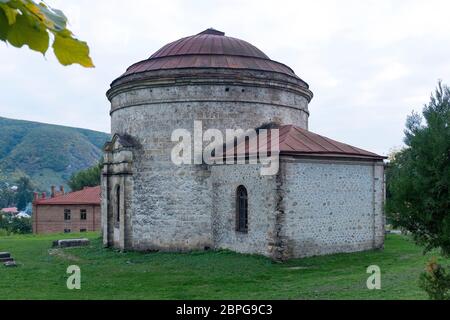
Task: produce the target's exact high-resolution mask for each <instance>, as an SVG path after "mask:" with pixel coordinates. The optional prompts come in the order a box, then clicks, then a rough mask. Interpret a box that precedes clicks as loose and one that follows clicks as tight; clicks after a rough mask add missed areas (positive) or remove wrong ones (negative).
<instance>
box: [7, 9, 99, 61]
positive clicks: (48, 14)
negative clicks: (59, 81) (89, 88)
mask: <svg viewBox="0 0 450 320" xmlns="http://www.w3.org/2000/svg"><path fill="white" fill-rule="evenodd" d="M0 40H2V41H4V42H7V43H9V44H11V45H12V46H14V47H17V48H21V47H23V46H24V45H27V46H28V47H29V48H30V49H31V50H34V51H38V52H40V53H42V54H44V55H45V53H46V52H47V51H48V49H49V47H50V42H52V48H53V52H54V53H55V56H56V58H57V59H58V61H59V62H60V63H61V64H62V65H64V66H67V65H71V64H79V65H81V66H83V67H86V68H92V67H94V64H93V63H92V59H91V57H90V56H89V47H88V45H87V43H86V42H84V41H81V40H78V39H77V38H75V37H74V35H73V33H72V32H71V31H70V30H69V29H68V28H67V17H66V16H65V15H64V13H63V12H62V11H61V10H58V9H54V8H51V7H50V6H48V5H47V4H45V3H44V2H40V3H36V2H35V1H33V0H0Z"/></svg>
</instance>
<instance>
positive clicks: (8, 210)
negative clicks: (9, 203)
mask: <svg viewBox="0 0 450 320" xmlns="http://www.w3.org/2000/svg"><path fill="white" fill-rule="evenodd" d="M0 211H1V212H4V213H18V212H19V210H18V209H17V208H16V207H12V208H3V209H1V210H0Z"/></svg>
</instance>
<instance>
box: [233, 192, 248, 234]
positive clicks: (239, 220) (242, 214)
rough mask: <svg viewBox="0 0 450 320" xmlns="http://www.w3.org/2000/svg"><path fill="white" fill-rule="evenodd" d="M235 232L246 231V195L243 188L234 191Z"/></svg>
mask: <svg viewBox="0 0 450 320" xmlns="http://www.w3.org/2000/svg"><path fill="white" fill-rule="evenodd" d="M236 231H238V232H244V233H246V232H247V231H248V195H247V189H246V188H245V187H244V186H239V187H238V188H237V191H236Z"/></svg>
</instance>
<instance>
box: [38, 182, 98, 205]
mask: <svg viewBox="0 0 450 320" xmlns="http://www.w3.org/2000/svg"><path fill="white" fill-rule="evenodd" d="M100 194H101V189H100V186H97V187H91V188H85V189H83V190H80V191H75V192H70V193H66V194H64V195H59V196H56V197H54V198H46V199H42V198H41V199H37V200H35V201H34V202H33V203H34V204H39V205H58V204H62V205H68V204H93V205H100Z"/></svg>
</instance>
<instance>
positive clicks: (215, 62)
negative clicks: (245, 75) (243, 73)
mask: <svg viewBox="0 0 450 320" xmlns="http://www.w3.org/2000/svg"><path fill="white" fill-rule="evenodd" d="M180 68H226V69H250V70H261V71H271V72H279V73H284V74H287V75H290V76H293V77H296V78H298V77H297V76H296V75H295V73H294V71H293V70H292V69H291V68H289V67H288V66H286V65H284V64H282V63H279V62H276V61H273V60H270V58H269V57H268V56H267V55H266V54H264V52H262V51H261V50H259V49H258V48H256V47H255V46H254V45H252V44H250V43H248V42H246V41H244V40H240V39H237V38H232V37H227V36H225V33H223V32H220V31H217V30H214V29H207V30H205V31H203V32H201V33H199V34H197V35H194V36H190V37H185V38H182V39H179V40H177V41H174V42H171V43H169V44H167V45H165V46H164V47H162V48H161V49H159V50H158V51H157V52H155V53H154V54H153V55H152V56H151V57H150V58H149V59H147V60H144V61H140V62H138V63H136V64H134V65H132V66H130V67H129V68H128V69H127V71H126V72H125V74H123V75H122V76H126V75H131V74H135V73H140V72H146V71H153V70H162V69H180Z"/></svg>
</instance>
